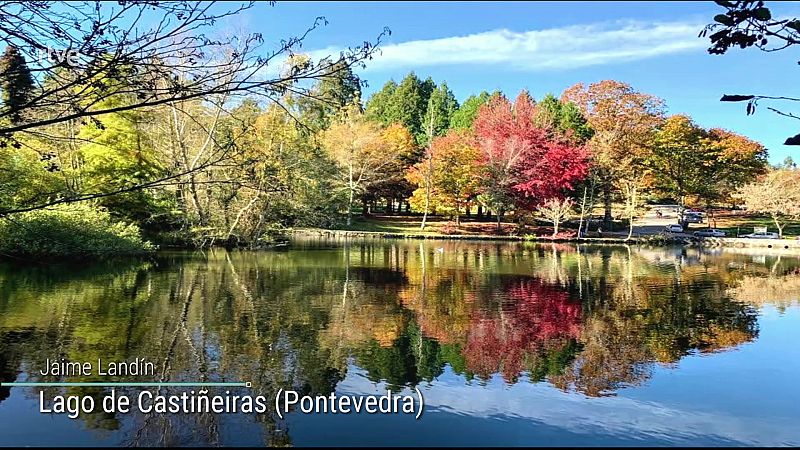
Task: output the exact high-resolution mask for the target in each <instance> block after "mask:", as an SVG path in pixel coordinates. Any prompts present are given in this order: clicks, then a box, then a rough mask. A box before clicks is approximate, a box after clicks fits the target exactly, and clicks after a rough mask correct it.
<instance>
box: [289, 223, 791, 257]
mask: <svg viewBox="0 0 800 450" xmlns="http://www.w3.org/2000/svg"><path fill="white" fill-rule="evenodd" d="M288 234H291V235H305V236H320V237H354V238H372V239H417V240H454V241H457V240H462V241H501V242H540V243H576V244H596V245H620V244H639V245H651V246H656V247H662V246H676V245H677V246H684V247H703V248H739V249H742V248H754V249H764V250H779V251H783V252H791V253H800V239H747V238H728V237H726V238H712V237H709V238H702V237H695V236H664V235H649V236H644V237H643V236H634V237H631V238H630V239H627V238H625V237H582V238H578V237H557V238H554V237H550V236H535V237H527V236H495V235H489V234H441V233H396V232H385V231H355V230H328V229H323V228H296V229H292V230H289V231H288Z"/></svg>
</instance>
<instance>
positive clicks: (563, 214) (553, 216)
mask: <svg viewBox="0 0 800 450" xmlns="http://www.w3.org/2000/svg"><path fill="white" fill-rule="evenodd" d="M573 206H575V202H573V201H572V199H570V198H567V199H560V198H551V199H549V200H546V201H545V202H544V203H542V204H541V205H539V206H537V207H536V211H537V212H539V214H541V215H542V216H544V217H545V218H546V219H547V220H549V221H550V222H552V223H553V237H556V235H558V226H559V224H561V222H563V221H564V220H567V219H569V217H570V215H571V213H572V208H573Z"/></svg>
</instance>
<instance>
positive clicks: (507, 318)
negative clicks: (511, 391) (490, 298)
mask: <svg viewBox="0 0 800 450" xmlns="http://www.w3.org/2000/svg"><path fill="white" fill-rule="evenodd" d="M507 299H508V300H507V301H504V302H503V304H502V305H501V308H500V310H499V311H481V312H478V313H477V314H476V315H475V316H474V317H473V319H472V323H471V326H470V330H469V333H468V335H467V343H466V346H465V347H464V358H465V359H466V363H467V367H469V369H470V370H471V371H473V372H474V373H476V374H477V375H479V376H482V377H488V376H490V375H491V374H493V373H496V372H499V373H502V375H503V377H504V378H505V380H506V381H508V382H513V381H516V379H517V378H518V377H519V375H520V373H521V372H522V371H523V370H524V369H525V366H526V364H525V363H526V358H533V357H535V355H536V354H537V353H538V352H539V351H540V350H541V349H543V348H545V347H547V346H549V345H558V344H559V343H563V342H564V341H566V340H568V339H577V338H578V337H579V336H580V330H581V304H580V302H577V301H573V300H571V299H570V298H569V294H568V293H567V292H565V291H564V290H562V289H560V288H559V287H557V286H553V285H549V284H546V283H544V282H542V281H541V280H538V279H526V280H520V281H517V282H516V283H515V284H514V285H513V286H512V287H511V288H510V289H509V290H508V291H507Z"/></svg>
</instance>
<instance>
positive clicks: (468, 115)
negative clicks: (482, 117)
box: [450, 91, 500, 130]
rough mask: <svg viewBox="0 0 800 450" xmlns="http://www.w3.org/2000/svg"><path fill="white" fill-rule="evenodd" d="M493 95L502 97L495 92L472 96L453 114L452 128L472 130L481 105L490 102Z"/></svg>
mask: <svg viewBox="0 0 800 450" xmlns="http://www.w3.org/2000/svg"><path fill="white" fill-rule="evenodd" d="M492 95H500V93H499V92H495V93H494V94H491V95H490V94H489V93H488V92H486V91H482V92H481V93H480V94H478V95H470V96H469V97H468V98H467V99H466V100H465V101H464V103H463V104H462V105H461V106H459V107H458V109H457V110H456V111H455V112H453V116H452V118H451V119H450V127H451V128H455V129H457V130H466V129H468V128H472V123H473V122H474V121H475V117H476V116H477V115H478V109H479V108H480V107H481V105H483V104H484V103H486V102H487V101H489V98H490V97H491V96H492Z"/></svg>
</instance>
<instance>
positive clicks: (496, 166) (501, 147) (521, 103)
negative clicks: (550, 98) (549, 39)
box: [474, 91, 588, 209]
mask: <svg viewBox="0 0 800 450" xmlns="http://www.w3.org/2000/svg"><path fill="white" fill-rule="evenodd" d="M536 117H537V107H536V104H535V102H534V100H533V99H532V98H531V97H530V95H528V93H527V92H525V91H522V92H521V93H520V94H519V95H518V96H517V98H516V100H515V101H514V103H511V102H509V101H508V99H507V98H505V97H503V96H496V97H493V98H492V99H491V100H490V101H489V102H488V103H486V104H485V105H483V106H482V107H481V108H480V110H479V111H478V115H477V117H476V118H475V122H474V129H475V134H476V136H477V139H478V143H479V146H480V150H481V165H482V167H483V169H484V181H485V182H484V186H483V189H482V193H483V195H484V198H485V203H488V204H489V205H488V206H489V207H490V208H493V209H500V208H502V207H503V206H506V203H512V202H513V204H515V205H516V206H518V207H522V208H525V209H532V208H534V207H535V206H536V205H538V204H540V203H541V202H542V201H544V200H546V199H549V198H553V197H561V196H562V195H563V192H564V191H565V190H568V189H571V188H572V187H573V185H574V183H576V182H577V181H580V180H581V179H583V178H584V177H585V176H586V174H587V173H588V155H587V153H586V151H585V149H584V148H583V147H574V146H572V145H570V144H569V141H568V140H567V139H565V138H564V137H563V136H560V135H559V134H558V133H554V132H553V130H550V129H549V128H545V127H543V126H540V125H539V124H537V120H536ZM509 206H510V205H509Z"/></svg>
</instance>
